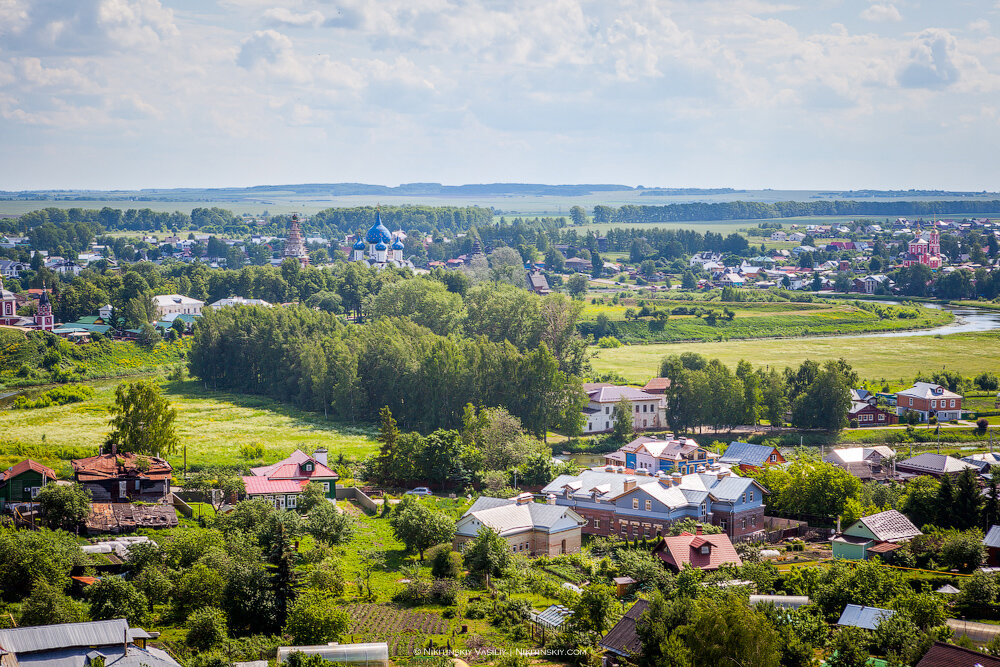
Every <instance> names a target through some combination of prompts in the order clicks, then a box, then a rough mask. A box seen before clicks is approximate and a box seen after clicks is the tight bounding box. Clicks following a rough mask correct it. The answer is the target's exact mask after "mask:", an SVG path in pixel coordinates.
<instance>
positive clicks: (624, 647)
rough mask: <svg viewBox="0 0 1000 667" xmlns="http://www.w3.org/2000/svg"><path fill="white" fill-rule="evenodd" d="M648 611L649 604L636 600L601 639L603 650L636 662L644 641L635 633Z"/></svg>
mask: <svg viewBox="0 0 1000 667" xmlns="http://www.w3.org/2000/svg"><path fill="white" fill-rule="evenodd" d="M647 609H649V602H647V601H646V600H642V599H639V600H636V601H635V604H634V605H632V608H631V609H629V610H628V611H627V612H625V615H624V616H622V618H621V620H620V621H618V622H617V623H615V627H613V628H611V630H609V631H608V634H606V635H604V637H602V638H601V641H600V642H599V644H600V646H601V648H603V649H604V650H606V651H608V652H609V653H613V654H614V655H615V656H617V657H620V658H625V659H627V660H633V661H634V660H635V658H637V657H638V656H639V655H640V654H641V653H642V640H641V639H639V635H638V634H637V633H636V631H635V624H636V623H637V622H638V621H639V617H641V616H642V614H643V613H644V612H645V611H646V610H647Z"/></svg>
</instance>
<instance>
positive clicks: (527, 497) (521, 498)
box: [514, 492, 535, 505]
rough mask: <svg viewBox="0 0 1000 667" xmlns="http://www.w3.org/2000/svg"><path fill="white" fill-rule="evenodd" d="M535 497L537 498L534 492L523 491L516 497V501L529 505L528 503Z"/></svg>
mask: <svg viewBox="0 0 1000 667" xmlns="http://www.w3.org/2000/svg"><path fill="white" fill-rule="evenodd" d="M534 499H535V496H533V495H532V494H530V493H528V492H525V493H522V494H520V495H518V496H515V497H514V501H515V502H516V503H517V504H518V505H527V504H528V503H530V502H531V501H533V500H534Z"/></svg>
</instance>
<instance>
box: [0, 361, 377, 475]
mask: <svg viewBox="0 0 1000 667" xmlns="http://www.w3.org/2000/svg"><path fill="white" fill-rule="evenodd" d="M90 384H91V386H93V387H94V389H95V392H94V396H93V398H91V399H89V400H86V401H82V402H79V403H71V404H68V405H64V406H58V407H48V408H36V409H31V410H9V409H8V410H0V433H2V434H3V435H2V436H0V469H5V468H7V467H8V466H10V465H11V464H13V463H16V462H17V461H20V460H21V459H23V458H25V457H29V456H30V457H31V458H34V459H35V460H38V461H40V462H42V463H45V464H46V465H50V466H53V467H54V469H55V470H56V471H57V472H60V471H61V472H62V473H63V474H67V473H69V472H70V467H69V459H71V458H79V457H83V456H92V455H93V454H96V453H97V447H98V446H99V445H100V443H101V442H102V441H103V440H104V436H105V434H106V433H107V431H108V418H109V415H108V408H109V407H111V405H112V404H113V403H114V390H115V387H116V386H117V384H118V382H117V381H111V380H108V381H97V382H93V383H90ZM163 387H164V394H165V395H166V397H167V399H168V400H169V401H170V403H171V405H172V406H173V407H174V408H176V409H177V421H176V424H177V431H178V434H179V436H180V442H181V444H182V445H184V444H186V445H187V462H188V467H189V468H191V467H195V468H197V467H204V466H207V465H236V464H248V463H256V462H248V461H246V460H244V459H242V458H241V457H240V445H244V444H253V445H260V446H261V447H263V449H264V457H263V462H264V463H272V462H274V461H277V460H280V459H282V458H284V457H285V456H287V455H288V454H290V453H291V452H292V451H293V450H294V449H296V448H304V449H310V450H312V449H316V448H317V447H320V446H324V447H326V448H327V449H329V450H330V459H331V460H332V461H336V459H337V457H338V456H339V455H341V454H343V456H344V457H345V458H348V459H355V460H356V459H359V458H363V457H365V456H367V455H368V454H370V453H371V452H373V451H375V450H376V448H377V443H376V442H375V440H374V430H373V429H372V427H370V426H368V425H357V426H352V425H348V424H338V423H335V422H330V421H326V420H324V419H323V416H322V415H317V414H314V413H310V412H303V411H299V410H296V409H295V408H292V407H289V406H287V405H283V404H281V403H278V402H276V401H272V400H270V399H267V398H262V397H258V396H245V395H240V394H228V393H225V392H213V391H208V390H205V389H204V388H202V386H201V385H200V384H199V383H198V382H195V381H184V382H164V384H163ZM167 458H168V460H169V461H170V463H171V465H173V466H174V468H175V469H180V468H181V467H182V466H183V464H184V452H183V449H179V450H178V451H177V452H175V453H174V454H173V455H171V456H169V457H167Z"/></svg>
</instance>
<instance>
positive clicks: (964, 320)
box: [803, 301, 1000, 338]
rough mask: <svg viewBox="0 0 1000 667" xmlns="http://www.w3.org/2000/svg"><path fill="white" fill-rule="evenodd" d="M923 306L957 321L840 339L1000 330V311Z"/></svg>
mask: <svg viewBox="0 0 1000 667" xmlns="http://www.w3.org/2000/svg"><path fill="white" fill-rule="evenodd" d="M872 303H887V304H893V305H897V304H899V302H898V301H876V302H872ZM920 305H922V306H927V307H928V308H936V309H937V310H945V311H948V312H949V313H951V314H953V315H954V316H955V321H954V322H952V323H951V324H946V325H944V326H940V327H934V328H932V329H911V330H908V331H887V332H884V333H863V334H847V335H844V336H838V338H904V337H909V336H947V335H948V334H957V333H971V332H974V331H993V330H994V329H1000V310H985V309H983V308H972V307H970V306H952V305H950V304H946V303H922V304H920ZM803 338H819V336H803Z"/></svg>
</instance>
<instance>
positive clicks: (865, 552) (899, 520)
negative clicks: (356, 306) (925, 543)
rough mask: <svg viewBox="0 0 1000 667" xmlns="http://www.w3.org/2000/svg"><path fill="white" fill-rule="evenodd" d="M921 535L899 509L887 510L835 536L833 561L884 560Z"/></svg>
mask: <svg viewBox="0 0 1000 667" xmlns="http://www.w3.org/2000/svg"><path fill="white" fill-rule="evenodd" d="M920 534H921V533H920V531H919V530H918V529H917V527H916V526H914V525H913V524H912V523H911V522H910V520H909V519H907V518H906V517H905V516H903V515H902V514H900V513H899V512H897V511H896V510H887V511H885V512H879V513H878V514H872V515H871V516H866V517H862V518H861V519H859V520H858V521H855V522H854V523H852V524H851V525H850V526H848V527H847V529H846V530H844V531H843V532H841V533H837V534H836V535H834V536H833V538H832V539H831V540H830V543H831V546H832V547H833V557H834V558H843V559H845V560H867V559H869V558H872V557H874V556H880V557H885V556H886V555H887V554H889V553H891V552H893V551H895V550H896V549H898V548H899V547H900V546H902V545H903V543H905V542H908V541H909V540H911V539H913V538H914V537H916V536H917V535H920Z"/></svg>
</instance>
